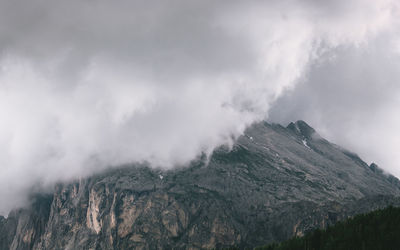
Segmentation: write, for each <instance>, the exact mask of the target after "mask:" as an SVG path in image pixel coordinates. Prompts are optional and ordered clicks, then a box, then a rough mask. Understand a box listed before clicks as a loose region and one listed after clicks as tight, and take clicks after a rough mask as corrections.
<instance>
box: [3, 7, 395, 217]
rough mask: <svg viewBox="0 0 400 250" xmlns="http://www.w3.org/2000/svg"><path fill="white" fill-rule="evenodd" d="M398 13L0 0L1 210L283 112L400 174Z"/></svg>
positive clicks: (203, 148) (201, 149)
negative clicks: (399, 152)
mask: <svg viewBox="0 0 400 250" xmlns="http://www.w3.org/2000/svg"><path fill="white" fill-rule="evenodd" d="M399 17H400V13H399V4H398V3H397V1H391V0H379V1H378V0H368V1H366V0H351V1H348V0H347V1H344V0H341V1H333V0H328V1H316V0H315V1H314V0H307V1H294V0H293V1H290V0H287V1H209V0H205V1H190V0H189V1H161V0H159V1H151V2H148V1H123V0H117V1H102V0H92V1H78V0H71V1H53V0H33V1H22V0H3V1H0V119H1V123H0V149H1V150H0V166H1V167H0V201H1V203H0V213H2V214H5V213H6V212H7V211H9V210H10V209H11V208H13V207H15V206H18V205H20V204H22V203H23V202H24V201H25V199H26V197H27V194H28V191H31V190H34V189H36V188H45V187H48V186H51V185H52V184H54V183H55V182H57V181H63V180H71V179H75V178H78V177H82V176H87V175H90V174H93V173H95V172H99V171H101V170H104V169H106V168H108V167H112V166H118V165H121V164H125V163H132V162H147V163H149V164H150V165H151V166H153V167H157V168H164V169H166V168H173V167H176V166H181V165H184V164H185V163H187V162H188V161H190V160H192V159H194V158H196V157H197V156H199V155H200V154H201V153H206V154H209V153H210V152H212V150H213V149H214V148H215V147H216V146H218V145H221V144H228V145H230V144H232V142H233V140H234V139H235V138H237V137H238V136H239V135H241V134H242V132H243V131H244V129H245V128H246V127H247V126H248V125H250V124H252V123H253V122H257V121H260V120H263V119H267V118H268V116H269V111H270V108H271V106H274V107H273V111H272V115H271V117H270V120H273V121H277V122H286V121H288V120H295V119H298V118H300V117H299V116H303V117H301V119H305V120H307V119H309V120H310V121H309V122H310V124H313V125H314V127H315V128H316V129H318V130H320V131H322V134H324V135H327V136H328V137H329V138H330V139H332V140H334V141H337V142H343V144H345V145H346V146H348V147H349V148H350V149H357V150H358V152H361V153H362V154H363V155H365V156H366V157H367V158H368V159H371V160H373V159H377V160H378V161H379V162H378V163H382V167H383V168H384V169H387V170H390V171H392V172H396V164H397V162H399V160H400V159H399V157H398V156H396V149H398V148H399V144H400V142H399V138H400V133H399V132H398V129H397V128H398V127H399V125H400V124H399V123H400V120H399V118H398V115H397V113H396V111H397V109H398V107H399V94H400V91H399V87H398V82H397V81H398V79H399V77H398V74H399V73H397V72H396V67H397V65H398V62H399V51H400V43H399V41H400V40H399V36H398V35H399V34H398V32H397V30H399V29H398V28H399ZM277 100H278V101H277ZM276 101H277V102H276ZM397 174H399V173H397Z"/></svg>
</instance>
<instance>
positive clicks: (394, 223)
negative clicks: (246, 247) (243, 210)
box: [256, 207, 400, 250]
mask: <svg viewBox="0 0 400 250" xmlns="http://www.w3.org/2000/svg"><path fill="white" fill-rule="evenodd" d="M256 249H259V250H289V249H290V250H297V249H298V250H320V249H321V250H323V249H324V250H328V249H335V250H338V249H362V250H368V249H371V250H372V249H373V250H379V249H382V250H388V249H400V208H395V207H388V208H385V209H380V210H376V211H373V212H370V213H367V214H361V215H357V216H355V217H353V218H350V219H347V220H345V221H342V222H339V223H337V224H336V225H334V226H332V227H328V228H327V229H325V230H315V231H313V232H310V233H308V234H306V235H305V236H303V237H295V238H292V239H290V240H287V241H284V242H282V243H279V244H276V243H275V244H271V245H268V246H264V247H260V248H256Z"/></svg>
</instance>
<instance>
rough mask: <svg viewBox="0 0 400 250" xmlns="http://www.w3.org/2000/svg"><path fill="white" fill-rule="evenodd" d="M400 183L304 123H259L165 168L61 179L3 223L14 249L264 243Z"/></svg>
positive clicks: (342, 214) (376, 203)
mask: <svg viewBox="0 0 400 250" xmlns="http://www.w3.org/2000/svg"><path fill="white" fill-rule="evenodd" d="M399 195H400V184H399V181H398V180H397V179H396V178H395V177H393V176H390V175H386V174H384V173H383V172H382V171H381V170H380V169H379V168H378V167H377V166H376V165H375V164H373V165H371V166H369V165H367V164H366V163H365V162H363V161H362V160H361V159H360V158H359V157H358V156H357V155H355V154H353V153H350V152H348V151H346V150H344V149H342V148H340V147H338V146H337V145H334V144H332V143H330V142H328V141H327V140H325V139H323V138H321V137H320V136H319V135H318V134H317V133H316V132H315V131H314V129H312V128H311V127H310V126H308V125H307V124H306V123H305V122H303V121H298V122H296V123H291V124H290V125H289V126H288V127H283V126H281V125H276V124H268V123H266V122H262V123H258V124H254V125H253V126H252V127H250V128H249V129H248V130H246V132H245V135H243V136H241V137H240V138H239V139H238V140H237V142H236V144H235V145H234V146H233V148H232V149H231V150H230V149H228V148H226V147H221V148H218V149H216V150H215V151H214V153H213V154H212V156H211V157H210V159H208V160H206V159H204V157H203V158H201V157H200V159H198V160H196V161H193V162H192V163H191V164H190V165H189V166H186V167H181V168H178V169H175V170H170V171H163V170H156V169H150V168H148V167H146V166H145V165H132V166H124V167H120V168H118V169H114V170H110V171H108V172H105V173H102V174H98V175H95V176H92V177H90V178H87V179H80V180H77V181H76V182H73V183H64V184H59V185H57V187H56V188H55V190H54V193H53V194H41V195H36V196H33V198H32V204H31V205H30V206H29V207H26V208H21V209H19V210H15V211H12V212H11V213H10V214H9V216H8V217H7V219H5V218H2V219H0V232H2V233H1V238H0V246H1V247H2V249H3V248H5V249H6V248H11V249H113V248H114V249H128V248H137V249H156V248H163V249H166V248H175V249H201V248H213V247H228V246H232V245H236V246H240V247H244V246H248V247H252V246H260V245H265V244H268V243H271V242H276V241H283V240H286V239H289V238H291V237H293V236H301V235H304V234H305V233H306V232H308V231H310V230H312V229H315V228H326V227H327V226H328V225H332V224H334V223H336V222H337V221H339V220H342V219H344V218H347V217H348V216H351V215H355V214H358V213H364V212H368V211H371V210H374V209H377V208H383V207H386V206H388V205H400V199H399V198H397V197H398V196H399Z"/></svg>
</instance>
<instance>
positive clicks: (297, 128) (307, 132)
mask: <svg viewBox="0 0 400 250" xmlns="http://www.w3.org/2000/svg"><path fill="white" fill-rule="evenodd" d="M287 128H288V129H289V130H291V131H292V132H294V133H295V134H296V135H298V136H301V137H303V138H305V139H309V140H310V139H312V137H313V135H314V134H315V133H316V132H315V129H313V128H312V127H311V126H310V125H308V124H307V123H306V122H305V121H302V120H298V121H297V122H295V123H293V122H291V123H290V124H289V125H288V126H287Z"/></svg>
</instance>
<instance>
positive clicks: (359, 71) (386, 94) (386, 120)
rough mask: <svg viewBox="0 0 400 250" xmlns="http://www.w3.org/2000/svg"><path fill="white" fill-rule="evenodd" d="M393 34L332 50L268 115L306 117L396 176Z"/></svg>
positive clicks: (399, 102) (398, 57) (397, 93)
mask: <svg viewBox="0 0 400 250" xmlns="http://www.w3.org/2000/svg"><path fill="white" fill-rule="evenodd" d="M394 27H396V26H394ZM394 27H393V28H394ZM397 27H398V26H397ZM398 36H399V33H396V32H392V31H388V32H384V33H381V34H380V36H378V37H376V38H375V39H371V40H369V42H368V44H365V45H364V46H362V47H361V48H354V47H346V46H342V47H339V48H337V49H335V50H334V52H333V53H334V57H333V58H332V57H330V59H327V60H325V61H323V62H322V63H315V64H314V65H313V66H312V67H311V69H310V71H309V74H308V76H307V78H306V79H304V80H303V81H302V82H301V83H299V84H298V85H297V86H296V87H295V88H294V89H293V90H292V91H289V92H287V93H285V94H284V95H282V96H281V97H280V98H279V99H278V100H277V101H276V102H275V103H274V106H273V107H272V109H271V110H270V117H269V119H270V120H271V121H274V122H281V123H288V122H289V121H291V120H293V119H305V120H307V121H308V122H310V124H312V125H313V126H314V127H315V128H316V129H317V130H319V131H320V133H322V134H323V135H324V136H325V137H327V138H328V139H329V140H331V141H334V142H336V143H337V144H339V145H341V146H345V147H347V148H348V149H351V150H353V151H354V152H357V153H358V154H360V156H361V157H362V158H363V159H365V160H366V161H368V162H370V163H371V162H377V163H378V164H379V165H380V167H382V168H383V169H385V170H386V171H388V172H390V173H392V174H395V175H396V176H400V169H399V163H400V157H399V156H398V149H399V148H400V133H399V131H398V128H399V127H400V119H399V115H398V112H399V108H400V85H399V82H400V73H399V71H398V69H399V67H400V54H399V53H398V52H397V51H396V47H395V46H390V45H391V44H393V43H395V42H396V41H397V39H398Z"/></svg>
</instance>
